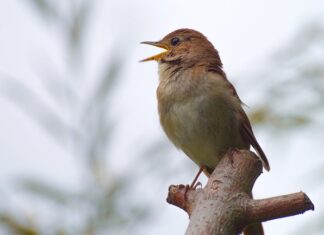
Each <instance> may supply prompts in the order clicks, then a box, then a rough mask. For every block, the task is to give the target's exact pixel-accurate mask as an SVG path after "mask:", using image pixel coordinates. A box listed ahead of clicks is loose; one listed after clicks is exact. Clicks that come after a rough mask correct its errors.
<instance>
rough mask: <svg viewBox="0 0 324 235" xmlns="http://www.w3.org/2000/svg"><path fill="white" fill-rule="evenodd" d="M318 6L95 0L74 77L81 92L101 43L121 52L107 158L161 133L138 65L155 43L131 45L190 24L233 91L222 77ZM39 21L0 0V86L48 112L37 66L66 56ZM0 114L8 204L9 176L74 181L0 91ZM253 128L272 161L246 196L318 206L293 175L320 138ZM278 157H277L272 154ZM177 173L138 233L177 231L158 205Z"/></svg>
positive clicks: (55, 148)
mask: <svg viewBox="0 0 324 235" xmlns="http://www.w3.org/2000/svg"><path fill="white" fill-rule="evenodd" d="M111 9H113V10H111ZM323 11H324V2H323V1H319V0H317V1H315V0H310V1H301V0H299V1H293V0H287V1H279V0H274V1H257V0H249V1H241V2H238V1H234V0H229V1H207V0H206V1H189V0H187V1H184V0H179V1H172V0H164V1H149V0H138V1H131V0H124V1H101V2H99V1H97V3H96V7H95V12H96V14H95V17H93V20H92V22H91V27H90V29H89V30H88V31H87V34H90V35H92V37H86V40H85V44H86V45H87V46H86V50H85V53H87V55H88V57H87V61H86V63H87V66H86V67H87V69H85V70H84V71H82V73H83V74H82V75H84V77H87V79H88V80H87V83H86V84H87V85H85V86H84V87H81V86H80V94H79V95H80V96H82V93H83V92H85V93H87V92H88V89H89V87H92V86H93V81H92V80H91V78H92V77H93V76H95V75H96V74H97V73H98V71H97V69H98V67H97V66H96V65H97V64H101V65H102V63H101V61H102V60H104V59H106V58H105V53H106V50H107V48H109V50H112V51H116V50H117V51H120V52H121V54H122V55H124V56H125V58H126V60H125V64H126V67H127V69H126V70H125V71H124V72H123V76H122V77H123V78H122V79H121V81H120V82H119V84H118V86H117V90H116V91H115V94H114V102H113V107H112V110H113V115H115V116H116V118H120V126H119V131H118V133H117V134H116V136H115V139H114V143H115V144H114V148H113V149H112V150H111V154H112V155H116V156H125V155H127V154H128V153H129V151H130V149H134V147H135V146H136V145H137V144H138V143H140V142H147V140H149V139H160V138H165V137H164V134H163V132H162V130H161V128H160V127H159V122H158V116H157V108H156V98H155V90H156V87H157V85H158V77H157V65H156V64H155V63H145V64H140V63H138V61H139V60H140V59H143V58H146V57H147V56H150V55H151V54H154V53H155V52H157V49H155V48H151V47H148V46H145V45H140V44H139V42H141V41H146V40H158V39H160V38H162V37H163V36H164V35H166V34H167V33H169V32H171V31H173V30H175V29H178V28H184V27H185V28H193V29H196V30H199V31H200V32H202V33H203V34H205V35H206V36H207V37H208V39H209V40H210V41H211V42H212V43H213V44H214V45H215V47H216V48H217V49H218V50H219V52H220V56H221V58H222V61H223V63H224V68H225V71H226V73H227V74H228V77H229V79H230V80H231V81H232V82H233V84H234V85H235V87H236V88H237V90H238V93H239V94H241V92H240V91H242V90H243V88H244V84H245V83H246V82H245V81H241V80H236V79H234V80H233V79H231V78H232V77H233V78H238V77H241V76H240V75H241V74H242V73H247V72H249V71H256V70H257V69H258V68H262V67H263V66H264V63H267V59H268V57H269V56H270V55H271V54H273V53H274V52H276V51H277V50H279V49H280V48H282V47H283V46H285V45H287V43H289V40H290V39H291V38H292V37H293V36H294V35H295V34H296V33H297V31H298V29H300V28H301V27H302V26H303V25H305V24H306V23H307V22H309V21H312V20H313V19H315V18H317V17H319V16H321V15H323V13H324V12H323ZM39 19H40V18H39V17H38V16H37V15H36V14H35V12H34V11H33V10H32V9H31V8H30V7H28V5H27V4H24V3H22V2H21V1H18V0H11V1H5V0H0V51H1V53H0V85H1V84H3V81H2V78H3V77H6V78H10V79H16V80H19V81H22V82H24V83H26V84H28V85H29V86H30V87H31V88H32V89H33V90H34V91H35V92H36V93H37V94H39V95H40V97H42V99H44V100H45V101H46V102H47V103H48V104H49V105H50V106H51V107H53V109H56V108H57V107H55V104H52V103H51V101H50V100H49V99H48V95H47V94H46V93H45V92H44V91H43V89H42V84H41V82H40V79H39V75H40V74H39V72H38V71H40V70H41V65H42V64H44V65H46V64H47V63H49V64H54V65H55V66H56V68H58V73H60V72H61V71H64V70H65V69H66V67H65V66H66V64H65V61H64V60H63V61H62V59H61V56H62V54H63V52H62V51H63V50H62V48H64V43H63V42H62V41H60V40H56V38H55V37H54V35H56V34H57V30H56V29H55V27H54V26H51V27H48V26H47V24H45V23H43V22H40V20H39ZM321 19H323V18H321ZM116 40H117V42H116ZM106 45H107V46H106ZM108 60H109V59H108ZM110 60H114V58H110ZM40 62H41V63H40ZM243 77H245V76H243ZM259 82H260V81H259ZM261 82H262V80H261ZM265 82H269V81H265ZM251 90H252V91H251V92H255V93H256V95H255V96H248V94H243V93H242V95H241V98H242V100H243V101H244V102H245V103H247V104H248V105H249V106H252V107H253V104H256V103H257V98H258V96H262V93H261V92H260V91H255V90H253V89H251ZM0 110H1V115H0V130H1V131H0V146H1V147H0V160H1V163H0V185H1V187H0V191H2V192H3V195H5V198H6V199H7V200H9V201H10V202H13V203H14V202H16V200H19V199H17V198H16V197H15V195H13V194H12V193H11V192H12V191H11V190H12V189H10V185H11V184H12V183H13V182H15V179H16V178H17V177H24V176H26V175H32V176H35V177H39V178H44V179H46V180H48V181H50V182H55V183H56V184H62V185H65V186H66V187H75V188H78V187H80V184H81V182H80V178H79V177H80V175H79V174H80V172H78V166H77V165H76V161H75V160H74V159H73V154H72V153H71V152H68V151H66V149H64V148H63V147H62V146H61V145H59V144H57V143H56V142H55V141H53V139H52V137H51V136H49V135H48V134H47V133H46V132H44V131H43V130H42V128H41V127H40V126H39V125H37V124H36V123H35V122H34V121H33V120H31V119H30V118H29V117H28V116H27V115H26V114H25V113H24V112H23V111H22V110H21V109H20V108H19V107H17V106H16V105H15V104H14V103H13V102H11V101H10V100H8V98H6V97H5V96H3V95H0ZM255 131H256V136H257V137H258V139H259V142H261V143H262V144H261V145H262V146H264V149H265V151H266V152H267V155H268V156H269V160H270V163H271V166H272V170H271V172H270V173H264V174H262V175H261V176H260V178H259V179H258V181H257V183H256V185H255V189H254V194H255V196H256V197H257V198H264V197H271V196H276V195H281V194H287V193H293V192H298V191H300V190H302V191H305V192H306V193H307V194H308V195H309V196H310V198H311V199H312V200H313V202H314V203H315V205H316V204H318V203H319V201H320V198H321V195H323V194H322V193H323V192H320V190H315V189H314V187H312V186H311V185H309V184H308V182H307V181H306V180H301V179H303V178H302V177H303V175H304V174H306V173H307V172H308V171H309V170H311V169H313V168H314V167H315V166H316V165H318V164H319V163H320V161H321V159H320V158H315V160H314V161H313V160H312V161H309V155H312V153H315V152H320V141H317V140H314V141H313V142H311V143H310V141H308V142H307V143H305V141H304V140H305V138H306V139H307V138H309V139H311V138H312V136H313V133H311V132H310V131H309V132H307V131H305V132H303V133H293V135H288V134H287V136H288V137H287V136H285V137H278V139H279V140H283V144H282V143H278V141H277V142H276V141H275V140H272V139H271V138H273V136H271V135H269V134H267V133H266V129H261V128H260V129H256V130H255ZM146 139H147V140H146ZM170 146H171V144H170ZM278 146H280V148H278ZM170 148H172V147H170ZM172 154H173V155H174V156H175V157H177V158H179V159H181V160H179V161H188V162H189V160H187V159H186V157H185V156H184V154H182V153H181V152H176V151H174V152H173V153H172ZM280 155H286V157H283V158H281V157H280ZM273 156H275V157H273ZM296 156H298V158H297V160H296ZM182 159H184V160H182ZM113 164H114V167H115V168H116V171H122V170H123V167H125V165H126V163H125V162H122V161H120V160H118V159H116V160H114V162H113ZM188 164H191V163H188ZM193 169H194V168H193ZM186 170H188V169H187V168H186V169H179V171H180V172H182V173H180V174H179V175H175V176H174V178H173V179H172V182H165V183H163V185H162V186H161V187H162V189H161V190H160V191H159V192H156V194H155V195H154V197H155V198H154V199H152V200H155V201H156V202H155V204H156V207H157V208H159V209H160V211H161V212H160V214H159V216H156V217H154V218H155V221H153V223H150V224H149V225H145V226H144V225H143V228H141V229H142V230H143V233H144V234H171V233H172V234H183V233H184V231H185V229H186V225H187V223H188V218H187V215H186V214H185V213H183V212H182V211H180V210H179V209H178V208H175V207H172V206H170V205H168V204H166V203H165V197H166V190H167V187H168V185H169V184H172V183H179V182H183V181H188V182H189V181H190V175H191V173H192V175H194V174H195V173H194V172H191V173H190V172H189V173H187V172H186V174H185V177H184V176H183V175H184V174H183V172H185V171H186ZM316 202H317V203H316ZM0 209H1V208H0ZM321 210H322V211H323V205H321V207H319V209H318V210H316V211H315V212H307V213H306V214H304V215H300V216H294V217H291V218H286V219H280V220H275V221H270V222H267V223H265V225H264V226H265V230H266V232H267V234H277V235H283V234H292V233H293V231H295V230H294V229H295V228H296V225H301V224H303V223H307V222H308V221H311V220H313V219H314V218H316V216H317V215H318V211H321Z"/></svg>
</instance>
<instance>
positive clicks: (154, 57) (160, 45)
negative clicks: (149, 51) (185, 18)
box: [140, 41, 169, 62]
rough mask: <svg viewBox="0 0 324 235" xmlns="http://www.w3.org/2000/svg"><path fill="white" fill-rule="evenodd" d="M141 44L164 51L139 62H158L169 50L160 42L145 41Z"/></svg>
mask: <svg viewBox="0 0 324 235" xmlns="http://www.w3.org/2000/svg"><path fill="white" fill-rule="evenodd" d="M141 44H147V45H152V46H155V47H160V48H163V49H165V50H166V51H163V52H161V53H159V54H157V55H153V56H151V57H148V58H146V59H143V60H140V62H146V61H150V60H155V61H159V60H160V59H161V58H162V57H163V56H164V55H165V54H166V53H167V52H168V50H169V47H168V46H167V45H165V44H163V43H160V42H150V41H145V42H141Z"/></svg>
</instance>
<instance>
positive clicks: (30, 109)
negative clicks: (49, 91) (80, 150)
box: [0, 78, 75, 143]
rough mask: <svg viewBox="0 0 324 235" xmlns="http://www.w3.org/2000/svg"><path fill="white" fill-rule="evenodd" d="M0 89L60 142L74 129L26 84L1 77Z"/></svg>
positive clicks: (63, 141)
mask: <svg viewBox="0 0 324 235" xmlns="http://www.w3.org/2000/svg"><path fill="white" fill-rule="evenodd" d="M3 80H5V82H3V85H1V87H0V89H1V90H2V94H5V95H6V96H7V97H8V98H9V99H10V100H11V101H13V102H15V104H16V105H18V106H19V107H20V108H21V109H22V110H23V111H24V112H25V113H26V114H27V115H29V116H30V117H31V118H32V119H33V120H34V121H35V122H36V123H37V124H39V125H40V126H41V127H43V128H44V130H45V131H47V133H49V134H50V135H52V137H54V139H55V140H56V141H58V142H60V143H65V141H66V140H67V138H69V135H70V133H71V132H72V133H73V132H74V131H75V130H74V129H72V128H71V127H70V126H68V125H67V124H66V123H65V122H64V121H63V120H62V118H61V117H60V116H59V115H57V113H56V112H54V111H53V110H51V109H50V107H49V105H46V104H45V103H44V102H43V101H42V100H41V99H40V98H39V97H37V95H36V94H35V92H33V91H32V90H31V89H30V88H29V87H28V86H27V85H24V84H22V83H20V82H18V81H17V80H15V79H14V78H6V79H5V78H3Z"/></svg>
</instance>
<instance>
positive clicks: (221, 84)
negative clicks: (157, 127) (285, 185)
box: [142, 29, 270, 235]
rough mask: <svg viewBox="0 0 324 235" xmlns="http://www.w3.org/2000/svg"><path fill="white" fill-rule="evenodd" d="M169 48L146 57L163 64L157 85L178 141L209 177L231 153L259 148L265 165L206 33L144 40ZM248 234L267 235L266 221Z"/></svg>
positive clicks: (163, 118) (167, 124)
mask: <svg viewBox="0 0 324 235" xmlns="http://www.w3.org/2000/svg"><path fill="white" fill-rule="evenodd" d="M142 43H143V44H149V45H153V46H157V47H160V48H163V49H165V51H164V52H162V53H160V54H157V55H154V56H151V57H149V58H147V59H144V60H142V61H143V62H144V61H151V60H155V61H157V62H158V65H159V86H158V88H157V98H158V110H159V115H160V123H161V125H162V127H163V130H164V131H165V133H166V135H167V136H168V138H169V139H170V140H171V141H172V142H173V144H174V145H175V146H176V147H177V148H180V149H182V150H183V152H184V153H185V154H186V155H188V157H189V158H191V160H193V161H194V162H195V163H196V164H197V165H198V166H199V167H200V170H199V172H198V174H197V176H196V177H195V180H194V182H193V183H192V184H191V187H194V185H195V182H196V179H197V178H198V176H199V174H200V173H201V171H204V172H205V173H206V175H207V176H209V175H210V174H211V173H212V172H213V170H214V169H215V167H216V165H217V164H218V162H219V161H220V160H221V158H222V157H223V156H224V154H225V153H226V152H228V151H231V150H235V149H250V146H251V145H252V146H253V148H254V149H255V150H256V152H257V154H258V156H259V158H260V160H261V161H262V163H263V167H264V168H265V169H266V170H268V171H269V170H270V166H269V163H268V160H267V158H266V156H265V154H264V152H263V150H262V149H261V147H260V145H259V144H258V142H257V140H256V138H255V136H254V134H253V131H252V127H251V124H250V121H249V119H248V117H247V115H246V114H245V112H244V110H243V108H242V102H241V100H240V98H239V97H238V95H237V93H236V90H235V88H234V87H233V85H232V84H231V83H230V82H229V81H228V80H227V77H226V74H225V72H224V70H223V68H222V62H221V59H220V57H219V54H218V51H217V50H216V49H215V48H214V46H213V45H212V44H211V43H210V42H209V41H208V39H207V38H206V37H205V36H204V35H203V34H201V33H199V32H197V31H195V30H192V29H179V30H176V31H174V32H171V33H170V34H168V35H166V36H165V37H164V38H163V39H162V40H160V41H156V42H151V41H146V42H142ZM245 234H250V235H252V234H257V235H260V234H264V233H263V229H262V226H261V224H257V225H253V226H248V227H247V229H246V230H245Z"/></svg>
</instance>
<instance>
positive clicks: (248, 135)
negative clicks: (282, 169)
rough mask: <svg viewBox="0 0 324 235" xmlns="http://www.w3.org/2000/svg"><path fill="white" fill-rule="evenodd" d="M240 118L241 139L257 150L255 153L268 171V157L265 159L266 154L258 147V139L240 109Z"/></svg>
mask: <svg viewBox="0 0 324 235" xmlns="http://www.w3.org/2000/svg"><path fill="white" fill-rule="evenodd" d="M240 119H241V126H240V133H241V135H242V137H243V139H244V140H245V141H246V142H248V143H249V144H250V145H252V146H253V148H254V149H255V150H256V151H257V153H258V155H259V157H260V159H261V161H262V164H263V167H264V169H266V170H267V171H269V170H270V165H269V162H268V159H267V157H266V155H265V154H264V152H263V150H262V148H261V147H260V145H259V143H258V141H257V140H256V138H255V136H254V134H253V131H252V127H251V124H250V121H249V119H248V117H247V116H246V114H245V112H244V111H243V110H242V112H240Z"/></svg>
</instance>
